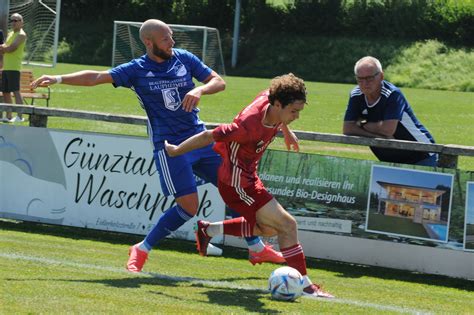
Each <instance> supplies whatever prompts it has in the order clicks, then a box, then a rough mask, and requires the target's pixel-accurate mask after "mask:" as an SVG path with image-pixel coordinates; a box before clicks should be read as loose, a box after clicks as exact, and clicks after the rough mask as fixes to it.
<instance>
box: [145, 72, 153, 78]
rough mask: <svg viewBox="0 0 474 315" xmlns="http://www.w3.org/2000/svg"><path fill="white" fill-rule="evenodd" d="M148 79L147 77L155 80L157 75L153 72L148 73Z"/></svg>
mask: <svg viewBox="0 0 474 315" xmlns="http://www.w3.org/2000/svg"><path fill="white" fill-rule="evenodd" d="M146 77H147V78H154V77H155V75H154V74H153V72H151V71H148V73H147V74H146Z"/></svg>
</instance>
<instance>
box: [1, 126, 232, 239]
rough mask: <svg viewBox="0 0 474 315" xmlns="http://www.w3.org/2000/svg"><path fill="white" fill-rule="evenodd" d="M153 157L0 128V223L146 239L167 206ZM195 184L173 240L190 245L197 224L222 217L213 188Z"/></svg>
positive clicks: (111, 145)
mask: <svg viewBox="0 0 474 315" xmlns="http://www.w3.org/2000/svg"><path fill="white" fill-rule="evenodd" d="M152 151H153V150H152V145H151V143H150V141H149V140H148V139H147V138H143V137H131V136H121V135H107V134H97V133H87V132H79V131H61V130H51V129H44V128H31V127H21V126H0V176H1V179H2V180H1V183H0V217H4V218H11V219H19V220H25V221H36V222H44V223H52V224H60V225H69V226H78V227H85V228H91V229H99V230H110V231H117V232H125V233H133V234H147V233H148V231H150V229H151V228H152V227H153V225H154V224H155V223H156V222H157V221H158V219H159V217H160V216H161V215H162V213H163V212H164V211H166V210H167V209H168V208H170V207H171V206H173V204H174V198H173V197H172V196H169V197H166V196H164V195H163V193H162V191H161V187H160V184H159V176H158V173H157V170H156V167H155V163H154V160H153V153H152ZM197 180H198V183H199V184H200V185H199V186H198V192H199V210H198V214H197V216H196V217H195V218H193V219H192V220H190V221H189V222H187V223H186V224H185V225H183V226H182V227H181V228H180V229H179V230H177V231H176V232H175V233H174V235H173V236H174V237H177V238H182V239H188V240H194V233H193V224H194V222H196V220H198V219H205V220H208V221H220V220H223V219H224V217H225V211H224V209H225V205H224V203H223V201H222V199H221V198H220V196H219V192H218V190H217V188H216V187H214V186H213V185H212V184H209V183H204V182H203V181H202V180H201V179H199V178H197ZM213 242H216V243H219V242H222V237H221V238H213Z"/></svg>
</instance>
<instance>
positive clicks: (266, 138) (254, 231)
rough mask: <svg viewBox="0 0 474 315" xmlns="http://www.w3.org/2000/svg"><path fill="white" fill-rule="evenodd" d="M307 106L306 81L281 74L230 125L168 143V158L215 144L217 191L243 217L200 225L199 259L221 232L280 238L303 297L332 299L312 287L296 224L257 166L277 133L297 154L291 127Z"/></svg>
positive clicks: (198, 230) (197, 236)
mask: <svg viewBox="0 0 474 315" xmlns="http://www.w3.org/2000/svg"><path fill="white" fill-rule="evenodd" d="M305 103H306V87H305V85H304V81H303V80H302V79H300V78H298V77H296V76H294V75H293V74H291V73H290V74H286V75H283V76H279V77H276V78H274V79H273V80H272V81H271V85H270V88H269V89H268V90H265V91H263V92H261V93H260V94H259V95H257V97H256V98H255V99H254V100H253V102H252V103H251V104H250V105H248V106H247V107H245V108H244V109H243V110H242V111H241V112H240V113H239V114H238V115H237V116H236V117H235V118H234V121H233V122H232V123H231V124H222V125H219V126H218V127H217V128H216V129H214V130H212V131H211V130H206V131H203V132H201V133H199V134H196V135H194V136H192V137H190V138H188V139H187V140H185V141H183V142H182V143H181V144H180V145H178V146H176V145H171V144H168V143H165V149H166V151H167V153H168V155H170V156H178V155H181V154H184V153H186V152H189V151H191V150H194V149H197V148H201V147H204V146H206V145H209V144H211V143H213V142H215V145H214V150H215V151H216V152H217V153H219V154H220V155H221V156H222V163H221V166H220V167H219V173H218V188H219V192H220V194H221V196H222V199H223V200H224V202H225V203H226V204H227V205H228V206H229V207H231V208H232V209H234V210H235V211H237V212H239V213H240V214H241V215H242V217H239V218H235V219H230V220H225V221H221V222H213V223H210V222H206V221H198V222H197V224H196V241H197V247H198V251H199V253H200V254H201V255H203V256H205V255H206V249H207V245H208V243H209V241H210V239H211V238H212V237H213V236H215V235H218V234H222V233H223V234H227V235H234V236H240V237H248V236H253V235H261V236H274V235H277V236H278V243H279V245H280V250H281V252H282V254H283V257H284V258H285V260H286V262H287V264H288V266H290V267H293V268H295V269H297V270H298V271H299V272H300V273H301V274H302V275H303V276H304V281H305V288H304V294H305V295H308V296H313V297H327V298H331V297H333V296H332V295H331V294H329V293H327V292H324V291H323V290H322V289H321V288H320V286H318V285H316V284H313V283H312V282H311V280H310V279H309V277H308V275H307V272H306V258H305V255H304V253H303V248H302V247H301V245H300V244H299V242H298V235H297V230H298V228H297V224H296V220H295V219H294V218H293V217H292V216H291V215H290V214H289V213H288V212H287V211H286V210H285V209H284V208H283V207H282V206H281V205H280V204H279V203H278V201H276V199H275V198H274V197H273V196H272V195H271V194H270V193H269V192H268V191H267V190H266V188H265V187H264V185H263V183H262V181H261V180H260V178H259V177H258V175H257V165H258V162H259V161H260V159H261V157H262V155H263V153H264V151H265V149H266V148H267V146H268V145H269V144H270V143H271V142H272V141H273V139H274V138H275V136H276V134H277V132H278V131H279V130H281V131H282V132H283V135H284V138H285V143H286V145H287V147H288V149H290V148H291V147H293V149H294V150H295V151H298V150H299V147H298V142H297V141H298V139H297V138H296V136H295V135H294V133H293V132H291V131H290V130H289V129H288V127H287V125H288V124H290V123H291V122H292V121H294V120H296V119H298V118H299V114H300V112H301V111H302V110H303V108H304V106H305Z"/></svg>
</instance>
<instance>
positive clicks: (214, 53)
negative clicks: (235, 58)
mask: <svg viewBox="0 0 474 315" xmlns="http://www.w3.org/2000/svg"><path fill="white" fill-rule="evenodd" d="M142 24H143V23H141V22H130V21H114V34H113V36H114V37H113V46H112V67H115V66H117V65H119V64H122V63H125V62H128V61H130V60H132V59H134V58H138V57H140V56H141V55H143V54H145V46H144V45H143V43H142V42H141V40H140V35H139V30H140V27H141V25H142ZM168 25H169V26H170V28H171V29H172V30H173V39H174V41H175V42H176V43H175V48H182V49H186V50H188V51H190V52H192V53H193V54H195V55H196V56H197V57H199V58H200V59H201V60H202V61H203V62H204V63H205V64H206V65H208V66H209V67H211V68H212V69H213V70H214V71H216V72H217V73H219V74H222V75H225V67H224V57H223V55H222V45H221V39H220V35H219V30H218V29H216V28H212V27H206V26H196V25H180V24H168Z"/></svg>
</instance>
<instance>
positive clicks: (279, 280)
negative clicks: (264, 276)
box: [268, 267, 304, 301]
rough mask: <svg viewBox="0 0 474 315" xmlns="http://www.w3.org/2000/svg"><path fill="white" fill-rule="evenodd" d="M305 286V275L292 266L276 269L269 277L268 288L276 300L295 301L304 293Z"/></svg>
mask: <svg viewBox="0 0 474 315" xmlns="http://www.w3.org/2000/svg"><path fill="white" fill-rule="evenodd" d="M303 288H304V287H303V276H302V275H301V273H300V272H299V271H298V270H296V269H295V268H292V267H280V268H278V269H275V270H274V271H273V272H272V274H271V275H270V278H268V290H269V291H270V294H271V295H272V298H273V299H275V300H280V301H294V300H296V299H297V298H299V297H300V296H301V295H302V294H303Z"/></svg>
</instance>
